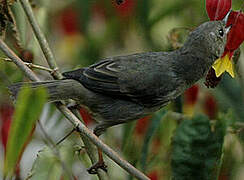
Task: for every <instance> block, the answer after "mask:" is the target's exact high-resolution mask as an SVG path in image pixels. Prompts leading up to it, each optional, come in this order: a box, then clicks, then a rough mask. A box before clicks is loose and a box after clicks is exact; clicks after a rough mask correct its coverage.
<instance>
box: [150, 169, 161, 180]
mask: <svg viewBox="0 0 244 180" xmlns="http://www.w3.org/2000/svg"><path fill="white" fill-rule="evenodd" d="M148 177H149V179H150V180H159V175H158V172H157V171H152V172H150V173H149V174H148Z"/></svg>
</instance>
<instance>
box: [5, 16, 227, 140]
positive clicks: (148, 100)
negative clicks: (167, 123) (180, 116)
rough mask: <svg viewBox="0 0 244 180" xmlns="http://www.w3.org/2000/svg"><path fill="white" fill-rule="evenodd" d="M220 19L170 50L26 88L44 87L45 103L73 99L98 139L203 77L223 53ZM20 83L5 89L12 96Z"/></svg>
mask: <svg viewBox="0 0 244 180" xmlns="http://www.w3.org/2000/svg"><path fill="white" fill-rule="evenodd" d="M226 20H227V17H226V18H225V20H223V21H210V22H206V23H203V24H202V25H200V26H199V27H197V28H196V29H195V30H194V31H193V32H191V33H190V35H189V37H188V39H187V41H186V42H185V44H184V45H183V47H182V48H180V49H178V50H175V51H172V52H147V53H138V54H132V55H126V56H117V57H111V58H105V59H103V60H102V61H100V62H98V63H96V64H93V65H91V66H89V67H85V68H81V69H77V70H74V71H70V72H65V73H63V76H64V77H65V79H62V80H53V81H46V82H32V83H28V84H31V86H32V87H33V88H35V87H39V86H44V87H46V88H47V89H48V92H49V100H50V101H58V100H66V99H73V100H75V101H76V102H77V103H78V104H79V105H81V106H83V107H85V108H87V109H88V110H89V112H90V113H91V115H92V117H93V118H94V119H95V120H96V121H97V122H98V124H97V125H96V127H95V129H94V133H95V134H96V135H97V136H99V135H101V134H102V133H103V132H104V131H105V130H106V129H107V128H108V127H111V126H114V125H117V124H121V123H126V122H129V121H131V120H137V119H140V118H142V117H145V116H147V115H149V114H152V113H153V112H155V111H157V110H159V109H160V108H162V107H164V106H165V105H167V104H168V103H169V102H170V101H172V100H174V99H175V98H177V97H178V96H179V95H181V94H182V93H183V92H184V91H185V90H186V89H187V88H189V87H191V86H192V85H193V84H195V83H196V82H197V81H198V80H199V79H201V78H203V77H204V76H205V75H206V73H207V72H208V70H209V69H210V67H211V66H212V64H213V63H214V61H215V60H216V59H218V58H219V57H220V56H221V55H222V53H223V52H224V47H225V44H226V37H227V33H228V31H229V29H230V27H228V28H226V27H225V24H226ZM23 84H24V83H17V84H13V85H11V86H10V87H9V89H10V91H11V93H12V95H13V96H17V93H18V91H19V89H20V87H21V86H23Z"/></svg>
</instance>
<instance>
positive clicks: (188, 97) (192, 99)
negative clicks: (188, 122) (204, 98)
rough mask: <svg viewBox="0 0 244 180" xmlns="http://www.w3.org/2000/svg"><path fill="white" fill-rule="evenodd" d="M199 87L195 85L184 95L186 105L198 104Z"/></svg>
mask: <svg viewBox="0 0 244 180" xmlns="http://www.w3.org/2000/svg"><path fill="white" fill-rule="evenodd" d="M198 92H199V87H198V86H197V85H193V86H192V87H190V88H189V89H187V90H186V91H185V93H184V99H185V103H187V104H191V105H194V104H196V102H197V98H198Z"/></svg>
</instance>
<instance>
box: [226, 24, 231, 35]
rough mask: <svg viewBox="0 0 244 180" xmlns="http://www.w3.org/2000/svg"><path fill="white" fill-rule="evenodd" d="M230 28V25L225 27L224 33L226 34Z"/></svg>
mask: <svg viewBox="0 0 244 180" xmlns="http://www.w3.org/2000/svg"><path fill="white" fill-rule="evenodd" d="M231 28H232V25H230V26H228V27H226V28H225V34H228V33H229V32H230V30H231Z"/></svg>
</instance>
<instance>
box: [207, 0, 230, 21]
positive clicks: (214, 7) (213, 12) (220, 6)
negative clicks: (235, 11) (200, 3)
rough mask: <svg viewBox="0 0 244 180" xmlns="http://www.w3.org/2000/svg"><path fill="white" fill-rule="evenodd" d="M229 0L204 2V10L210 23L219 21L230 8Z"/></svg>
mask: <svg viewBox="0 0 244 180" xmlns="http://www.w3.org/2000/svg"><path fill="white" fill-rule="evenodd" d="M231 3H232V2H231V0H206V9H207V12H208V16H209V18H210V20H211V21H214V20H221V19H223V18H224V17H225V15H226V14H227V13H228V12H229V10H230V8H231Z"/></svg>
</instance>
